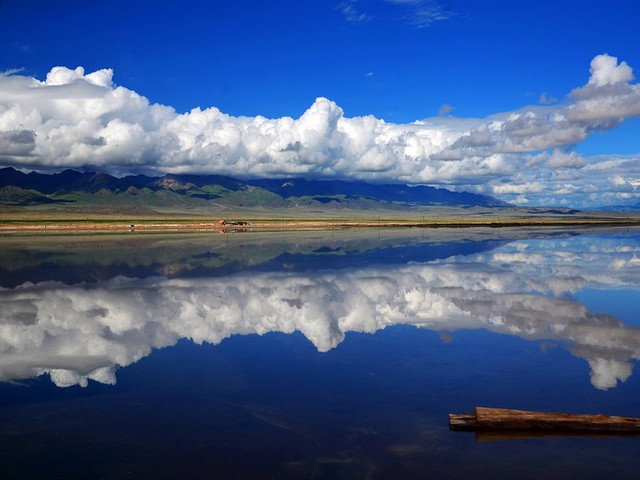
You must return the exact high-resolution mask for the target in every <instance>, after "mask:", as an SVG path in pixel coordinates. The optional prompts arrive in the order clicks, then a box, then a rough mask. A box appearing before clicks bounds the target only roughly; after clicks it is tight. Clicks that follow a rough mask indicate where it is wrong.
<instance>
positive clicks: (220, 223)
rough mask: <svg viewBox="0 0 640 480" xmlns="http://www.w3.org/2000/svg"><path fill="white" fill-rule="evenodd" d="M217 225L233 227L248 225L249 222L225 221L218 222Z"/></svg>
mask: <svg viewBox="0 0 640 480" xmlns="http://www.w3.org/2000/svg"><path fill="white" fill-rule="evenodd" d="M218 225H221V226H225V225H232V226H235V225H249V222H246V221H244V220H241V221H236V220H231V221H228V222H227V221H226V220H220V221H219V222H218Z"/></svg>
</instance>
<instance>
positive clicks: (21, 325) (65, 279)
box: [0, 229, 640, 479]
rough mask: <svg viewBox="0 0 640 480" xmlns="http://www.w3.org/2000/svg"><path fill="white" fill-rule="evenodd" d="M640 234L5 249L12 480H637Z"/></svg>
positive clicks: (105, 241)
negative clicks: (596, 431) (525, 428)
mask: <svg viewBox="0 0 640 480" xmlns="http://www.w3.org/2000/svg"><path fill="white" fill-rule="evenodd" d="M639 305H640V231H638V230H627V229H619V230H571V231H565V230H526V229H523V230H510V229H502V230H497V229H486V230H484V229H468V230H446V229H438V230H394V231H386V230H368V231H351V232H337V231H336V232H331V231H328V232H320V233H319V232H314V233H303V234H301V233H274V234H265V233H260V234H258V233H253V232H247V233H235V234H231V233H228V234H225V235H217V234H216V235H213V234H206V235H203V234H197V235H196V234H181V235H169V236H166V235H144V234H139V233H132V234H130V235H127V236H111V235H104V236H73V237H66V236H51V235H45V236H41V237H33V236H31V237H18V236H5V237H0V381H1V383H0V436H1V437H0V438H1V439H2V445H3V447H2V449H0V478H3V479H4V478H225V479H227V478H230V479H236V478H237V479H269V478H274V479H275V478H278V479H280V478H309V479H388V478H394V479H399V478H406V479H413V478H421V479H424V478H454V479H455V478H498V479H500V478H505V479H521V478H524V479H529V478H530V479H539V478H549V479H556V478H557V479H561V478H562V479H564V478H582V479H592V478H593V479H595V478H598V479H600V478H618V479H620V478H634V479H635V478H637V475H638V471H640V455H638V452H639V451H640V438H634V437H632V438H590V437H574V438H536V439H518V440H502V441H491V442H482V441H478V440H476V438H475V436H474V434H473V433H466V432H451V431H450V430H449V429H448V414H449V413H462V412H471V411H473V408H474V406H476V405H481V406H492V407H506V408H519V409H532V410H545V411H567V412H575V413H599V412H602V413H608V414H614V415H629V416H640V381H639V380H638V374H637V373H636V374H634V366H635V364H636V362H637V359H638V358H639V355H640V318H639V316H638V306H639Z"/></svg>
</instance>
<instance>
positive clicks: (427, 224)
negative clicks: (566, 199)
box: [0, 217, 640, 233]
mask: <svg viewBox="0 0 640 480" xmlns="http://www.w3.org/2000/svg"><path fill="white" fill-rule="evenodd" d="M638 225H640V218H636V217H631V218H628V217H625V218H606V217H580V218H554V217H548V218H513V219H504V220H502V219H501V221H495V220H489V219H486V218H484V219H470V220H469V221H459V220H454V219H451V220H447V219H428V220H423V221H415V220H378V221H372V220H338V221H329V220H299V219H292V220H286V219H285V220H257V221H254V222H249V223H248V224H247V225H220V224H219V223H218V222H200V221H188V220H186V221H175V222H172V221H169V222H162V221H152V220H144V221H141V222H137V223H129V222H122V221H109V220H105V221H66V222H65V221H64V220H59V221H55V220H54V221H41V222H38V221H34V220H29V221H27V222H23V221H4V222H3V223H2V224H1V225H0V232H1V233H34V232H38V233H41V232H51V233H55V232H60V233H64V232H66V233H70V232H79V233H88V232H96V233H97V232H101V233H104V232H124V231H219V232H233V231H278V230H292V231H297V230H331V229H349V228H474V227H484V228H510V227H576V226H602V227H606V226H638Z"/></svg>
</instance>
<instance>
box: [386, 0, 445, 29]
mask: <svg viewBox="0 0 640 480" xmlns="http://www.w3.org/2000/svg"><path fill="white" fill-rule="evenodd" d="M385 1H386V2H387V3H393V4H396V5H400V6H403V7H405V8H406V9H407V10H408V13H407V15H406V16H405V20H406V21H407V22H408V23H410V24H412V25H414V26H416V27H418V28H423V27H428V26H430V25H431V24H433V23H435V22H438V21H442V20H448V19H449V18H451V17H452V16H454V13H453V11H451V10H450V9H448V8H447V7H445V6H444V5H443V4H442V3H441V2H438V1H436V0H385Z"/></svg>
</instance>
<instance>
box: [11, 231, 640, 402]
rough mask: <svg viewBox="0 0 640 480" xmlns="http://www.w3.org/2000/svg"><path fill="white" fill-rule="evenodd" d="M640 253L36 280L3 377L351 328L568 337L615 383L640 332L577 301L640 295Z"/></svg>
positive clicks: (83, 381) (99, 373) (24, 290)
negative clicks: (610, 294) (248, 338)
mask: <svg viewBox="0 0 640 480" xmlns="http://www.w3.org/2000/svg"><path fill="white" fill-rule="evenodd" d="M492 246H495V245H493V244H492ZM336 254H337V253H336ZM340 255H343V256H344V255H345V253H344V251H342V252H340ZM639 255H640V245H639V244H638V243H637V241H636V240H635V237H632V236H628V235H623V236H621V235H617V236H615V235H611V236H606V235H602V236H593V235H589V236H576V237H566V238H551V239H548V238H547V239H521V240H517V241H513V242H511V243H505V242H503V244H502V246H499V247H498V248H495V249H492V250H485V251H480V252H476V253H471V254H467V255H463V254H460V255H451V256H446V257H443V258H434V259H433V260H428V261H417V262H416V261H412V259H411V258H404V260H403V263H399V262H396V263H392V264H382V265H370V266H366V265H364V266H361V267H355V266H354V267H350V268H340V269H338V268H329V269H327V268H322V267H325V266H326V263H327V262H326V261H325V260H326V257H325V256H322V257H320V258H316V262H315V263H314V262H312V261H311V260H310V259H311V257H309V261H308V262H307V263H306V264H305V265H306V268H305V269H304V270H303V271H300V270H293V271H290V270H289V271H287V270H286V269H285V270H283V269H280V270H270V269H263V270H261V269H257V270H256V269H249V270H243V271H239V272H235V273H232V274H230V275H226V276H225V275H218V276H215V277H208V276H202V277H196V278H167V277H166V276H154V277H147V278H130V277H125V276H116V277H113V278H109V279H107V280H104V281H92V282H82V283H77V284H73V285H69V284H65V283H63V282H60V281H43V282H37V283H31V282H26V283H23V284H21V285H19V286H17V287H15V288H11V289H0V304H1V305H2V312H1V313H0V379H1V380H3V381H16V380H19V379H25V378H30V377H35V376H39V375H42V374H45V373H48V374H49V375H50V377H51V380H52V381H53V382H54V383H55V384H56V385H57V386H60V387H68V386H72V385H81V386H86V385H87V383H88V380H95V381H97V382H101V383H105V384H115V382H116V369H117V368H118V367H124V366H127V365H130V364H132V363H134V362H136V361H138V360H140V359H141V358H143V357H145V356H147V355H149V354H150V353H151V352H152V350H154V349H158V348H162V347H166V346H170V345H174V344H175V343H176V342H177V341H178V340H180V339H189V340H191V341H193V342H195V343H202V342H208V343H212V344H218V343H220V342H221V341H222V340H224V339H225V338H228V337H230V336H232V335H250V334H258V335H263V334H266V333H269V332H283V333H292V332H296V331H298V332H301V333H302V334H303V335H304V336H305V337H306V338H307V339H308V340H309V341H310V342H311V343H312V344H313V345H314V346H315V347H316V348H317V350H318V351H320V352H326V351H328V350H330V349H333V348H336V347H338V346H339V344H340V343H341V342H342V341H343V340H344V338H345V335H347V334H348V333H349V332H365V333H374V332H376V331H378V330H380V329H384V328H386V327H390V326H393V325H411V326H415V327H418V328H426V329H431V330H436V331H441V332H448V333H451V332H453V331H455V330H459V329H486V330H490V331H492V332H495V333H498V334H508V335H516V336H518V337H521V338H524V339H528V340H535V341H540V340H553V341H557V342H560V343H562V344H564V345H566V346H567V348H568V349H569V350H570V351H571V352H572V353H573V354H574V355H576V356H578V357H580V358H583V359H584V360H586V361H587V362H588V364H589V367H590V375H591V383H592V384H593V386H594V387H596V388H598V389H608V388H612V387H615V386H616V385H617V384H618V382H624V381H625V380H627V379H628V378H629V376H630V375H631V374H632V369H633V363H632V361H633V360H636V359H637V358H638V355H639V354H640V329H638V328H636V327H634V326H630V325H629V324H625V322H623V321H622V320H621V319H619V318H616V317H614V316H611V315H609V314H607V313H606V312H601V311H590V310H589V308H587V306H585V304H584V303H582V302H580V301H578V300H577V298H578V297H579V294H580V292H582V291H587V290H590V291H593V290H597V291H607V290H617V289H626V290H627V291H628V290H632V291H636V292H638V285H640V260H639V258H638V257H639ZM323 259H325V260H323ZM313 265H316V267H317V268H316V269H314V268H311V267H312V266H313ZM320 268H322V269H320ZM638 295H639V296H640V292H638Z"/></svg>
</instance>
